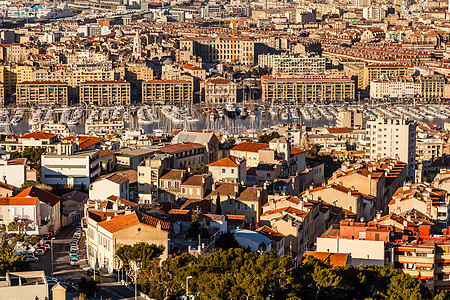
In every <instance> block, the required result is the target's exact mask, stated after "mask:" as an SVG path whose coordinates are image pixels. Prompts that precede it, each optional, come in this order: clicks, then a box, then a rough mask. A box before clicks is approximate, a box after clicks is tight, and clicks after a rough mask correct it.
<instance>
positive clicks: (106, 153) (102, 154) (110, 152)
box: [98, 149, 114, 157]
mask: <svg viewBox="0 0 450 300" xmlns="http://www.w3.org/2000/svg"><path fill="white" fill-rule="evenodd" d="M110 155H114V152H112V151H108V150H103V149H100V152H99V153H98V156H99V157H105V156H110Z"/></svg>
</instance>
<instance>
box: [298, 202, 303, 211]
mask: <svg viewBox="0 0 450 300" xmlns="http://www.w3.org/2000/svg"><path fill="white" fill-rule="evenodd" d="M298 209H299V210H303V209H304V202H303V199H300V201H299V202H298Z"/></svg>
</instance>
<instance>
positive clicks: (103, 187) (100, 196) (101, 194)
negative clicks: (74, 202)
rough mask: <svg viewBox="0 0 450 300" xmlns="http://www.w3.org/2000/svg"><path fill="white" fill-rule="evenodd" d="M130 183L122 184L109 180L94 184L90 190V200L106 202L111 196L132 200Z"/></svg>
mask: <svg viewBox="0 0 450 300" xmlns="http://www.w3.org/2000/svg"><path fill="white" fill-rule="evenodd" d="M129 188H130V186H129V181H128V180H127V181H125V182H122V183H116V182H113V181H111V180H109V179H107V178H103V179H99V180H97V181H95V182H93V183H92V184H91V186H90V188H89V199H91V200H106V199H107V198H108V197H110V196H117V197H120V198H122V199H125V200H130V199H129V198H130V197H129V195H130V190H129Z"/></svg>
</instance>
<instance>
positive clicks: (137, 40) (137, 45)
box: [133, 31, 142, 58]
mask: <svg viewBox="0 0 450 300" xmlns="http://www.w3.org/2000/svg"><path fill="white" fill-rule="evenodd" d="M133 56H134V58H140V57H142V43H141V37H140V36H139V31H136V35H135V36H134V39H133Z"/></svg>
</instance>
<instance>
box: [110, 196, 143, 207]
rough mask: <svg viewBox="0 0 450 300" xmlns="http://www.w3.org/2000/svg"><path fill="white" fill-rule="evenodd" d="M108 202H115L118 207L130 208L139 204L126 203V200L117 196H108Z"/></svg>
mask: <svg viewBox="0 0 450 300" xmlns="http://www.w3.org/2000/svg"><path fill="white" fill-rule="evenodd" d="M108 200H109V201H112V202H116V203H117V204H119V205H120V204H123V205H128V206H131V207H136V206H138V205H139V204H137V203H135V202H132V201H128V200H126V199H123V198H120V197H117V196H109V197H108Z"/></svg>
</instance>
